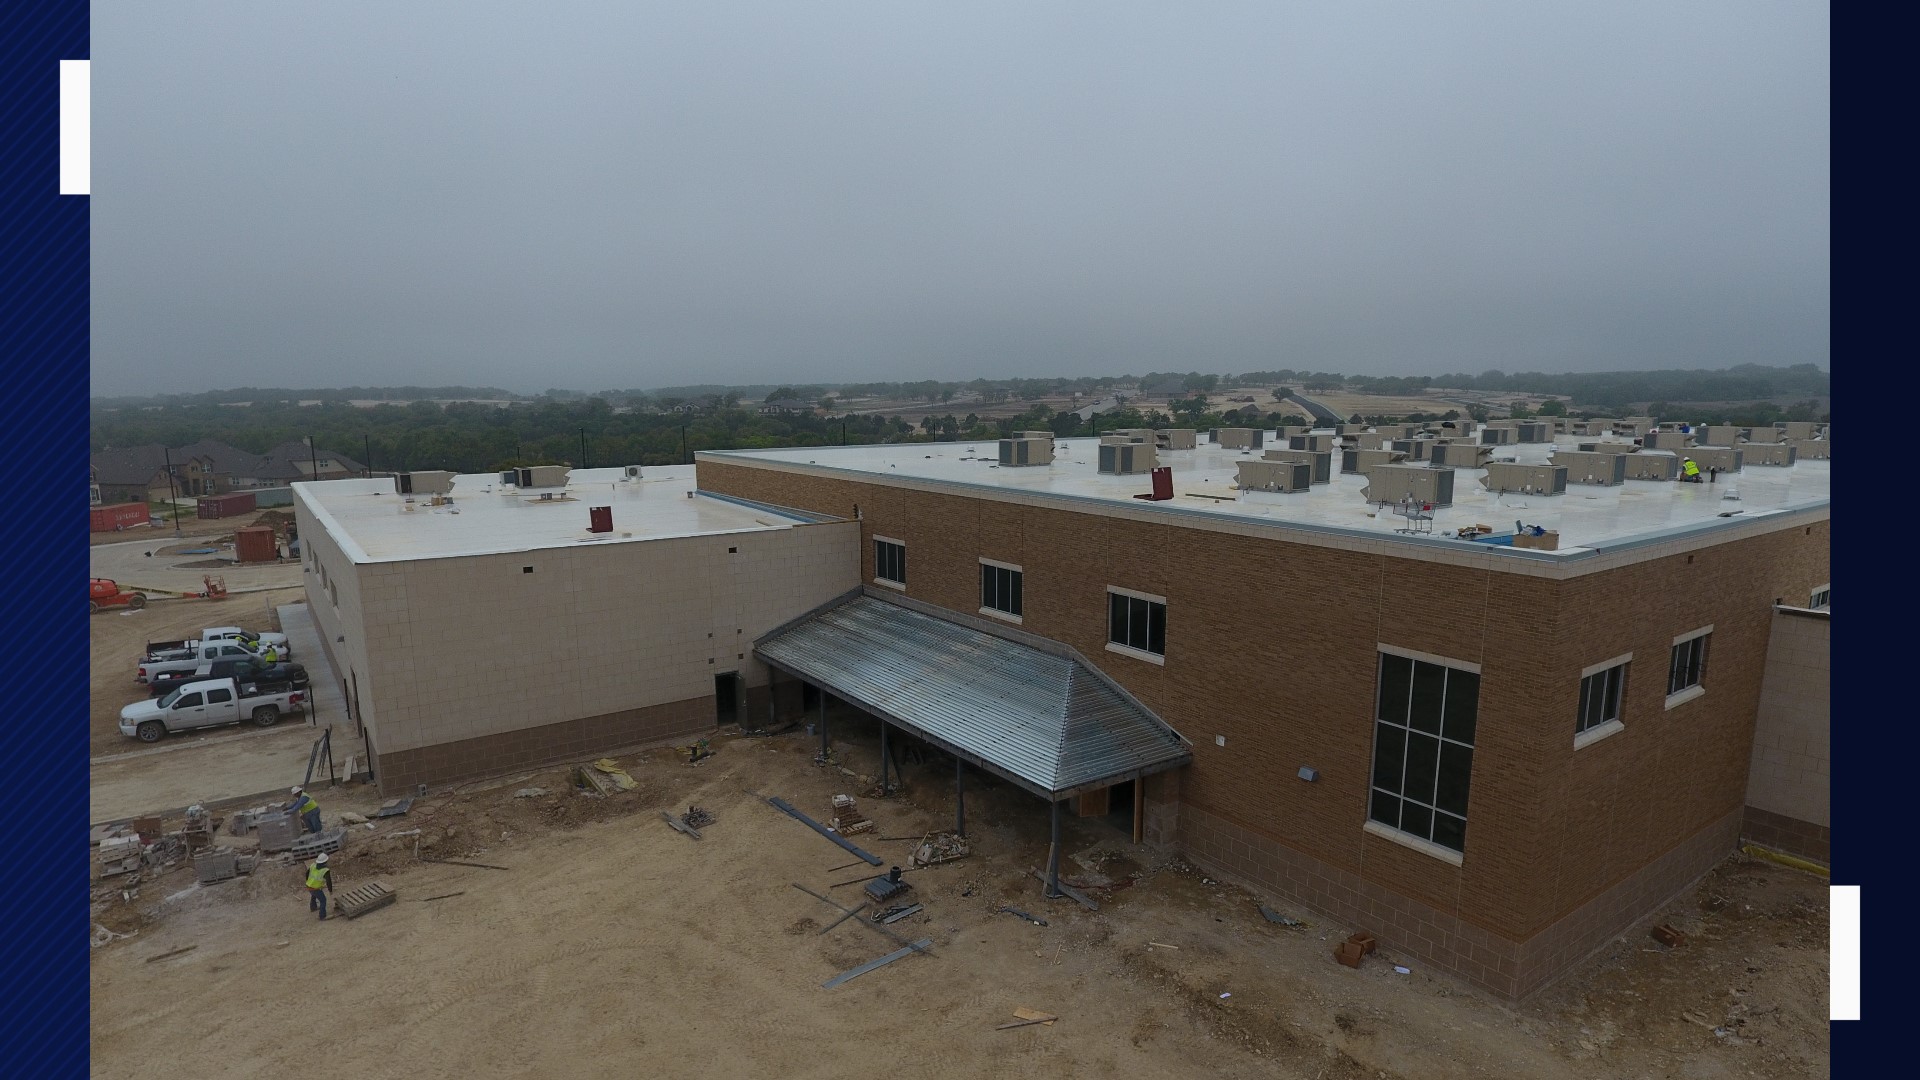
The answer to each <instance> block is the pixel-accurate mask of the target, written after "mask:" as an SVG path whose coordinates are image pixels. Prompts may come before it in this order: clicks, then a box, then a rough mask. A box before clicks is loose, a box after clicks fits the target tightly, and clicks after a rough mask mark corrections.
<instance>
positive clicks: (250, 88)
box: [90, 0, 1831, 396]
mask: <svg viewBox="0 0 1920 1080" xmlns="http://www.w3.org/2000/svg"><path fill="white" fill-rule="evenodd" d="M92 35H93V36H92V48H93V59H94V63H93V87H92V94H93V146H92V157H93V195H92V196H91V197H90V202H91V212H92V234H91V246H92V252H91V270H92V277H93V295H92V335H93V336H92V349H93V355H92V365H91V374H92V379H93V392H94V393H95V394H96V395H101V396H119V395H133V394H159V393H193V392H198V391H203V390H209V389H215V388H225V387H236V386H258V387H303V388H304V387H344V386H404V385H414V386H454V385H466V386H476V387H479V386H497V387H501V388H504V389H507V390H511V391H515V392H518V393H537V392H539V391H540V390H543V389H546V388H548V387H561V388H567V389H574V390H581V391H593V390H602V389H616V388H646V387H659V386H675V385H689V384H728V385H777V384H781V383H797V384H833V383H838V382H871V381H894V380H903V381H905V380H921V379H939V380H947V381H966V380H970V379H973V378H987V379H1010V378H1020V377H1033V376H1084V375H1118V374H1123V373H1132V374H1140V373H1144V372H1147V371H1189V370H1193V371H1202V372H1214V373H1220V372H1230V371H1231V372H1240V371H1252V370H1270V369H1278V368H1291V369H1296V370H1314V371H1338V372H1347V373H1359V374H1367V375H1376V376H1390V375H1440V374H1443V373H1448V372H1461V371H1464V372H1480V371H1483V370H1487V369H1493V368H1498V369H1502V370H1505V371H1509V372H1512V371H1545V372H1563V371H1613V370H1644V369H1657V368H1722V367H1727V366H1731V365H1737V364H1743V363H1757V364H1767V365H1781V366H1785V365H1792V364H1803V363H1815V364H1818V365H1820V366H1821V367H1822V368H1823V369H1828V370H1830V341H1829V336H1830V330H1831V288H1830V280H1829V278H1830V269H1831V259H1830V251H1829V248H1830V241H1831V231H1830V223H1829V215H1830V208H1831V181H1830V165H1829V153H1830V144H1831V127H1830V115H1829V114H1830V105H1831V96H1830V90H1829V81H1830V71H1831V67H1830V58H1829V47H1830V33H1829V11H1828V8H1827V6H1826V5H1824V4H1813V3H1798V2H1795V3H1780V4H1772V5H1764V6H1762V5H1751V4H1742V3H1733V2H1724V0H1714V2H1702V3H1698V4H1691V5H1684V6H1680V7H1667V6H1661V5H1655V4H1649V3H1627V4H1617V5H1605V6H1601V7H1595V8H1592V9H1570V8H1561V7H1557V6H1548V5H1537V4H1526V3H1518V2H1503V3H1492V2H1487V3H1473V4H1465V5H1449V6H1439V5H1417V4H1413V3H1384V2H1381V3H1365V2H1363V3H1351V4H1332V3H1313V4H1301V5H1219V6H1208V7H1205V8H1179V7H1173V6H1169V5H1141V4H1131V3H1116V4H1100V5H1093V4H1073V5H1067V4H1046V3H1041V4H1033V3H1027V4H1000V3H982V4H974V5H968V6H967V7H965V8H964V9H955V10H936V9H930V8H918V7H909V6H901V5H887V4H878V3H858V4H855V3H845V4H832V5H814V6H806V7H803V6H798V5H787V4H775V3H766V2H750V3H748V2H743V3H738V4H732V5H726V6H698V7H696V6H692V5H687V6H668V5H656V4H633V3H613V2H566V3H562V4H559V5H553V6H550V7H542V8H530V7H524V6H519V5H508V4H500V3H492V2H477V3H461V4H458V5H455V4H452V3H448V2H446V0H422V2H420V3H415V4H409V5H405V6H403V7H397V8H396V7H393V6H390V5H378V4H371V3H367V2H365V0H347V2H341V3H335V4H329V5H326V6H324V7H311V6H293V5H252V4H243V3H239V2H238V0H201V2H192V0H189V2H181V3H172V4H167V5H100V6H96V8H95V9H94V13H93V20H92Z"/></svg>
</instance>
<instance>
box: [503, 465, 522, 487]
mask: <svg viewBox="0 0 1920 1080" xmlns="http://www.w3.org/2000/svg"><path fill="white" fill-rule="evenodd" d="M500 482H501V483H502V484H506V485H508V486H512V485H514V484H517V483H519V482H520V470H519V469H502V470H500Z"/></svg>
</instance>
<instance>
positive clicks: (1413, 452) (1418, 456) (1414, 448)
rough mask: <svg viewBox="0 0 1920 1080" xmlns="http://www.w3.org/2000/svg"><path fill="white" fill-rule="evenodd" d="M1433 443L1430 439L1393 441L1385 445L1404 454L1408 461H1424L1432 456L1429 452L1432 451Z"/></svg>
mask: <svg viewBox="0 0 1920 1080" xmlns="http://www.w3.org/2000/svg"><path fill="white" fill-rule="evenodd" d="M1433 442H1434V441H1433V440H1432V439H1395V440H1393V441H1392V442H1390V443H1388V444H1387V445H1388V446H1389V447H1391V448H1392V449H1394V450H1396V451H1398V452H1400V453H1402V454H1405V455H1406V456H1407V460H1408V461H1426V460H1427V459H1428V458H1429V457H1431V456H1432V455H1431V454H1430V453H1429V451H1431V450H1432V449H1433Z"/></svg>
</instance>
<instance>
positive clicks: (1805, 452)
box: [1747, 439, 1833, 461]
mask: <svg viewBox="0 0 1920 1080" xmlns="http://www.w3.org/2000/svg"><path fill="white" fill-rule="evenodd" d="M1747 449H1749V450H1751V449H1753V448H1752V447H1751V446H1749V447H1747ZM1793 451H1794V456H1795V457H1796V458H1797V459H1798V460H1801V461H1828V460H1831V459H1832V457H1833V444H1832V443H1830V442H1828V441H1827V440H1825V439H1799V440H1795V442H1794V443H1793Z"/></svg>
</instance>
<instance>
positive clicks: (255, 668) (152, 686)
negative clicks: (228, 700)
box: [147, 657, 311, 697]
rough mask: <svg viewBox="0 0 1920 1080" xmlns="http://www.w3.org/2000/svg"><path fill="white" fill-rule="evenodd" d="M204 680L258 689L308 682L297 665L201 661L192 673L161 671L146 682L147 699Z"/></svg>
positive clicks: (296, 686)
mask: <svg viewBox="0 0 1920 1080" xmlns="http://www.w3.org/2000/svg"><path fill="white" fill-rule="evenodd" d="M207 679H238V680H240V681H241V682H251V683H258V684H260V685H261V686H285V687H289V688H291V689H294V690H305V689H306V688H307V686H308V684H309V682H310V681H311V680H309V679H308V677H307V669H306V668H304V667H301V666H300V665H299V664H266V663H262V662H260V661H258V660H255V659H253V658H252V657H237V658H229V659H225V660H202V661H200V666H199V667H197V668H194V669H193V670H192V671H163V672H161V673H160V674H158V675H152V676H149V677H148V679H147V696H148V697H159V696H160V695H162V694H165V693H167V692H169V691H171V690H175V689H178V688H179V687H182V686H185V685H187V684H188V683H196V682H202V681H205V680H207Z"/></svg>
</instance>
